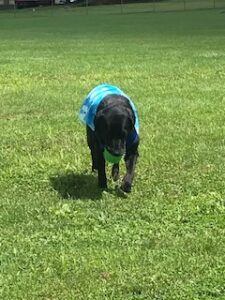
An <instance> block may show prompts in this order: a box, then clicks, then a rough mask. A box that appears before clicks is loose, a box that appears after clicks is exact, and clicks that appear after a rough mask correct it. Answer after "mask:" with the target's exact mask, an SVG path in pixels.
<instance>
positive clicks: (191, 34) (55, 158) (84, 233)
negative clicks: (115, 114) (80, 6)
mask: <svg viewBox="0 0 225 300" xmlns="http://www.w3.org/2000/svg"><path fill="white" fill-rule="evenodd" d="M48 14H49V15H48ZM224 18H225V15H224V14H222V13H221V11H220V10H214V11H202V12H180V13H170V14H163V13H162V14H160V13H157V14H148V13H146V14H127V15H123V16H122V15H120V14H118V15H98V16H96V15H89V16H85V15H76V14H63V13H61V14H60V12H59V11H57V12H56V13H53V14H52V12H51V11H49V12H48V11H47V10H46V11H45V14H44V15H42V14H36V15H35V14H33V13H32V12H31V11H29V10H27V11H26V10H23V11H20V12H19V14H17V15H15V16H14V15H13V14H12V13H11V12H8V13H4V14H1V16H0V141H1V144H0V211H1V213H0V217H1V218H0V232H1V234H0V237H1V241H0V267H1V272H0V298H1V299H4V300H8V299H9V300H13V299H16V300H18V299H21V300H32V299H35V300H36V299H45V300H47V299H48V300H49V299H54V300H56V299H60V300H61V299H66V300H67V299H71V300H72V299H79V300H88V299H91V300H94V299H97V300H101V299H113V300H115V299H121V300H124V299H126V300H129V299H155V300H156V299H157V300H172V299H176V300H178V299H179V300H180V299H187V300H191V299H202V300H205V299H212V300H213V299H225V275H224V274H225V252H224V248H225V229H224V228H225V218H224V215H225V200H224V199H225V198H224V197H225V171H224V170H225V139H224V133H225V122H224V110H225V85H224V82H225V69H224V64H225V50H224V49H225V39H224V36H225V27H224V24H225V23H224V22H225V19H224ZM101 82H109V83H112V84H116V85H118V86H120V87H121V88H122V89H123V90H124V91H125V92H127V93H128V94H129V95H130V97H131V98H132V99H133V100H134V102H135V103H136V105H137V107H138V110H139V114H140V121H141V145H140V159H139V162H138V166H137V171H136V178H135V182H134V187H133V191H132V193H131V194H130V195H128V196H125V195H123V194H122V193H120V192H119V190H118V188H117V186H116V185H115V184H113V183H112V182H111V180H109V189H108V190H107V191H105V192H103V193H101V191H100V190H99V189H98V188H97V183H96V176H94V175H92V174H91V172H90V155H89V151H88V148H87V146H86V141H85V128H84V126H83V125H82V124H81V123H80V122H79V120H78V118H77V113H78V110H79V107H80V105H81V102H82V100H83V98H84V97H85V96H86V94H87V93H88V91H89V90H90V89H91V88H93V87H94V86H95V85H96V84H98V83H101ZM108 172H110V170H108Z"/></svg>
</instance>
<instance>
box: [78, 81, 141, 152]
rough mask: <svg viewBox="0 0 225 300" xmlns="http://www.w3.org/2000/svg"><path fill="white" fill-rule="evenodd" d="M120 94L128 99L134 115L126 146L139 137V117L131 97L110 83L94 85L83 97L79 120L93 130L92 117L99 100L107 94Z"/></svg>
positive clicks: (93, 117)
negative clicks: (131, 130) (132, 129)
mask: <svg viewBox="0 0 225 300" xmlns="http://www.w3.org/2000/svg"><path fill="white" fill-rule="evenodd" d="M112 94H113V95H120V96H124V97H126V98H127V99H128V100H129V103H130V106H131V108H132V110H133V112H134V116H135V125H134V128H135V129H134V131H133V132H132V133H131V134H130V135H129V136H128V139H127V146H129V145H131V144H133V143H135V142H137V141H138V139H139V119H138V113H137V110H136V107H135V105H134V103H133V102H132V101H131V99H130V98H129V97H128V96H127V95H126V94H125V93H124V92H123V91H121V90H120V89H119V88H118V87H116V86H113V85H110V84H100V85H98V86H96V87H95V88H94V89H93V90H92V91H91V92H90V93H89V94H88V95H87V97H86V98H85V100H84V102H83V104H82V106H81V108H80V114H79V117H80V120H81V121H82V122H83V123H84V124H86V125H88V126H89V127H90V128H91V129H92V130H93V131H94V130H95V125H94V119H95V115H96V112H97V109H98V106H99V104H100V103H101V101H102V100H103V99H104V98H105V97H106V96H109V95H112Z"/></svg>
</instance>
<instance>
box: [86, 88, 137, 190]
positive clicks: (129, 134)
mask: <svg viewBox="0 0 225 300" xmlns="http://www.w3.org/2000/svg"><path fill="white" fill-rule="evenodd" d="M102 87H104V88H105V90H104V93H102V94H101V93H100V94H101V95H100V98H101V97H102V98H101V99H100V98H99V94H98V93H97V94H98V96H97V98H98V101H97V102H98V103H97V105H96V106H95V109H93V107H91V108H90V107H89V109H88V104H87V103H88V102H90V99H91V98H92V96H93V94H94V97H96V93H95V92H96V91H98V90H100V91H101V90H102ZM118 91H119V92H118ZM99 99H100V100H99ZM91 102H92V99H91ZM85 103H86V105H85ZM92 104H93V103H92ZM82 108H83V113H84V114H86V116H85V117H87V111H89V115H90V114H91V115H92V116H91V119H92V121H91V122H90V120H87V118H86V119H85V117H84V116H83V117H82V116H81V119H82V120H83V121H84V122H85V123H86V124H87V143H88V146H89V148H90V150H91V157H92V171H94V170H97V171H98V185H99V187H101V188H106V187H107V178H106V172H105V158H104V155H103V152H104V149H107V151H108V152H110V153H111V154H112V155H114V156H117V155H125V156H124V160H125V163H126V170H127V173H126V175H125V176H124V178H123V181H122V186H121V188H122V190H123V191H124V192H130V191H131V186H132V181H133V178H134V170H135V165H136V162H137V158H138V145H139V135H138V132H137V130H138V129H137V127H138V126H139V124H138V116H137V112H136V109H135V107H134V105H133V103H132V101H131V100H130V99H129V98H128V97H127V96H126V95H125V94H124V93H123V92H122V91H121V90H119V89H118V88H117V87H114V86H110V85H100V86H98V87H97V88H95V89H94V90H93V91H92V92H91V93H90V94H89V96H88V97H87V98H86V100H85V102H84V104H83V106H82ZM82 108H81V115H82ZM135 125H137V126H135ZM135 127H136V128H135ZM112 177H113V180H114V181H116V180H118V178H119V163H117V164H113V167H112Z"/></svg>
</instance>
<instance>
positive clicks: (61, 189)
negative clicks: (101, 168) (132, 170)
mask: <svg viewBox="0 0 225 300" xmlns="http://www.w3.org/2000/svg"><path fill="white" fill-rule="evenodd" d="M50 182H51V185H52V188H53V189H54V190H55V191H57V192H58V194H59V195H60V197H61V198H63V199H72V200H100V199H101V198H102V193H103V190H102V189H100V188H99V187H98V184H97V177H96V176H94V174H75V173H73V172H68V173H65V174H56V175H54V176H51V177H50ZM106 191H107V192H108V193H110V194H112V195H114V196H116V197H117V198H120V199H122V198H127V195H126V194H124V192H122V190H121V189H120V188H119V187H118V186H117V187H116V188H114V189H112V188H110V189H109V188H108V189H106Z"/></svg>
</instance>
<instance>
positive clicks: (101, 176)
mask: <svg viewBox="0 0 225 300" xmlns="http://www.w3.org/2000/svg"><path fill="white" fill-rule="evenodd" d="M97 163H98V186H99V187H100V188H103V189H104V188H107V178H106V172H105V159H104V156H103V150H102V149H101V147H99V146H98V147H97Z"/></svg>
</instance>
